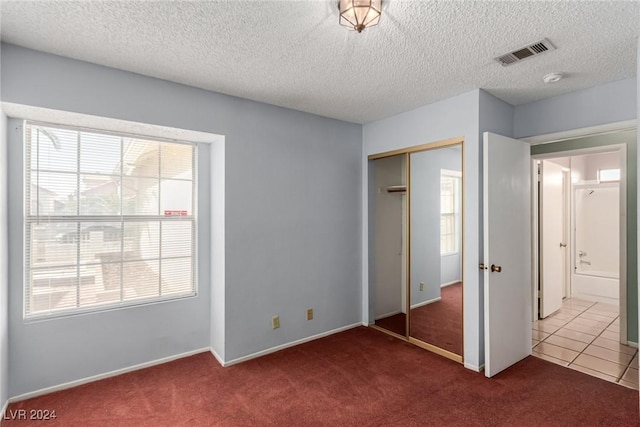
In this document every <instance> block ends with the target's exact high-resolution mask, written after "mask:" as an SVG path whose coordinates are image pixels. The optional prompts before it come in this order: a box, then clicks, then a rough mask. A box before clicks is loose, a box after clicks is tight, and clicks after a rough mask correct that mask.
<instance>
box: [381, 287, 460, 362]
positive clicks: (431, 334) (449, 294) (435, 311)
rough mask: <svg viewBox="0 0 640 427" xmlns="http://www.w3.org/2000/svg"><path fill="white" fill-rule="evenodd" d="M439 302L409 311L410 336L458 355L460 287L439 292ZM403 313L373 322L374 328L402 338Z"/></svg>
mask: <svg viewBox="0 0 640 427" xmlns="http://www.w3.org/2000/svg"><path fill="white" fill-rule="evenodd" d="M441 297H442V299H441V300H440V301H437V302H432V303H431V304H427V305H423V306H422V307H418V308H414V309H412V310H411V320H410V321H411V336H412V337H414V338H417V339H419V340H421V341H424V342H427V343H429V344H433V345H435V346H437V347H440V348H442V349H444V350H447V351H450V352H452V353H455V354H459V355H462V348H463V346H462V283H457V284H455V285H449V286H445V287H444V288H441ZM405 316H406V315H405V314H404V313H399V314H396V315H394V316H389V317H385V318H384V319H378V320H376V325H377V326H379V327H381V328H384V329H387V330H389V331H392V332H395V333H396V334H400V335H402V336H405V335H406V333H405V330H406V324H405V321H406V320H405V319H406V317H405Z"/></svg>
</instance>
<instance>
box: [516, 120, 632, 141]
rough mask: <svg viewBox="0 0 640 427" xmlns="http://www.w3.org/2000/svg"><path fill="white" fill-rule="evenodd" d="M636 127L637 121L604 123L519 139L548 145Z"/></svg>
mask: <svg viewBox="0 0 640 427" xmlns="http://www.w3.org/2000/svg"><path fill="white" fill-rule="evenodd" d="M637 127H638V121H637V120H625V121H622V122H613V123H606V124H602V125H597V126H589V127H586V128H578V129H571V130H565V131H561V132H554V133H546V134H543V135H536V136H528V137H526V138H520V139H521V140H522V141H526V142H528V143H529V144H531V145H539V144H548V143H551V142H560V141H564V140H567V139H576V138H582V137H585V136H594V135H603V134H607V133H614V132H620V131H623V130H630V129H635V128H637Z"/></svg>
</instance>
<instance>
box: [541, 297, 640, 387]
mask: <svg viewBox="0 0 640 427" xmlns="http://www.w3.org/2000/svg"><path fill="white" fill-rule="evenodd" d="M619 334H620V318H619V316H618V307H617V306H615V305H610V304H604V303H601V302H592V301H585V300H580V299H574V298H572V299H567V300H565V301H564V302H563V304H562V308H561V309H560V310H558V311H557V312H555V313H554V314H552V315H551V316H549V317H547V318H546V319H543V320H538V321H536V322H533V355H534V356H536V357H539V358H541V359H545V360H548V361H550V362H554V363H557V364H559V365H563V366H567V367H569V368H571V369H575V370H576V371H580V372H584V373H585V374H589V375H593V376H595V377H598V378H602V379H605V380H607V381H611V382H614V383H618V384H621V385H624V386H626V387H629V388H633V389H636V390H637V389H638V349H637V348H635V347H630V346H627V345H622V344H620V343H619Z"/></svg>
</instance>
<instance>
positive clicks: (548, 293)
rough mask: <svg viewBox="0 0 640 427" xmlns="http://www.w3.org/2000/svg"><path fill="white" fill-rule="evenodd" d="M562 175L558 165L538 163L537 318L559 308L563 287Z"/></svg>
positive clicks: (547, 162)
mask: <svg viewBox="0 0 640 427" xmlns="http://www.w3.org/2000/svg"><path fill="white" fill-rule="evenodd" d="M563 179H564V173H563V171H562V166H560V165H558V164H556V163H553V162H550V161H549V160H543V161H542V162H541V163H540V252H541V253H540V290H541V292H540V318H542V319H544V318H545V317H547V316H549V315H550V314H552V313H554V312H555V311H557V310H559V309H560V307H562V293H563V292H564V286H565V254H566V252H567V249H566V242H565V241H564V197H563V190H564V182H563Z"/></svg>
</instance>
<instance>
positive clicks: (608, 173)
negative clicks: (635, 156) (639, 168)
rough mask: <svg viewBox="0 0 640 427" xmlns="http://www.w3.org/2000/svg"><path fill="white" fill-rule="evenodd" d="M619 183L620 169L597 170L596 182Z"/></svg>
mask: <svg viewBox="0 0 640 427" xmlns="http://www.w3.org/2000/svg"><path fill="white" fill-rule="evenodd" d="M618 181H620V169H599V170H598V182H618Z"/></svg>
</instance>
